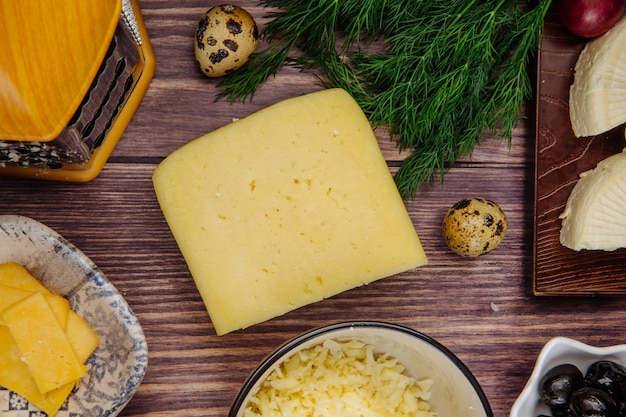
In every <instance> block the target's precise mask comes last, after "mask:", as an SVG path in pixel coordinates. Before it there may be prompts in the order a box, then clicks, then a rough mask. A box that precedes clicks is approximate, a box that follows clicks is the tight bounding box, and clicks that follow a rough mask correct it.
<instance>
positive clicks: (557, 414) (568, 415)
mask: <svg viewBox="0 0 626 417" xmlns="http://www.w3.org/2000/svg"><path fill="white" fill-rule="evenodd" d="M550 411H551V412H552V417H575V416H574V414H573V413H572V410H571V409H570V407H569V404H568V406H567V407H553V408H552V409H551V410H550Z"/></svg>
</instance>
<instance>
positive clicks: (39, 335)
mask: <svg viewBox="0 0 626 417" xmlns="http://www.w3.org/2000/svg"><path fill="white" fill-rule="evenodd" d="M0 314H1V315H2V319H3V321H4V323H6V325H7V327H8V328H9V331H10V332H11V336H12V337H13V339H14V340H15V343H16V344H17V346H18V347H19V349H20V352H21V358H23V360H24V362H25V363H26V365H27V366H28V368H29V369H30V372H31V373H32V375H33V378H34V379H35V382H36V383H37V387H38V388H39V391H40V392H41V393H43V394H45V393H47V392H49V391H52V390H54V389H57V388H59V387H61V386H63V385H65V384H68V383H71V382H75V381H77V380H78V379H80V378H81V377H82V376H83V375H84V374H85V372H86V371H87V367H86V366H85V365H84V364H82V363H80V362H79V361H78V359H77V358H76V353H75V352H74V349H73V348H72V346H71V344H70V342H69V341H68V339H67V337H66V335H65V332H64V331H63V329H62V328H61V326H60V325H59V323H58V321H57V319H56V317H55V316H54V313H53V311H52V309H51V308H50V306H49V304H48V303H47V302H46V299H45V297H44V295H43V294H42V293H40V292H36V293H33V294H32V295H30V296H29V297H27V298H24V299H22V300H21V301H19V302H17V303H15V304H13V305H11V306H10V307H8V308H6V309H4V310H3V311H2V312H1V313H0ZM42 345H43V346H45V347H46V348H45V349H42Z"/></svg>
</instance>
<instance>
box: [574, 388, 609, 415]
mask: <svg viewBox="0 0 626 417" xmlns="http://www.w3.org/2000/svg"><path fill="white" fill-rule="evenodd" d="M570 409H571V410H572V414H573V415H574V416H575V417H618V416H619V412H618V408H617V405H616V404H615V401H613V399H612V398H611V396H610V395H609V394H607V393H606V392H604V391H602V390H600V389H597V388H593V387H583V388H581V389H578V390H576V391H574V393H573V394H572V398H571V400H570Z"/></svg>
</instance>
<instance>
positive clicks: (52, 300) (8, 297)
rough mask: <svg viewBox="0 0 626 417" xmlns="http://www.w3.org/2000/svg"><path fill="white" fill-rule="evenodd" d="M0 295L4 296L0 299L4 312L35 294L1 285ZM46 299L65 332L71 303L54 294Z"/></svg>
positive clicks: (0, 305) (0, 309) (0, 307)
mask: <svg viewBox="0 0 626 417" xmlns="http://www.w3.org/2000/svg"><path fill="white" fill-rule="evenodd" d="M0 294H2V297H1V298H0V311H2V310H4V309H5V308H7V307H9V306H10V305H12V304H15V303H17V302H18V301H20V300H22V299H24V298H26V297H28V296H30V295H32V294H33V292H32V291H28V290H23V289H20V288H14V287H9V286H7V285H3V284H0ZM44 297H45V299H46V301H47V302H48V305H49V306H50V308H51V309H52V312H53V313H54V316H55V317H56V318H57V321H58V322H59V325H60V326H61V328H62V329H63V330H65V328H66V326H67V319H68V317H69V314H70V310H71V308H70V302H69V301H68V300H67V299H66V298H63V297H61V296H58V295H53V294H46V295H45V296H44Z"/></svg>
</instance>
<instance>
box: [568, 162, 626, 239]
mask: <svg viewBox="0 0 626 417" xmlns="http://www.w3.org/2000/svg"><path fill="white" fill-rule="evenodd" d="M560 218H561V219H562V223H561V235H560V241H561V244H562V245H563V246H566V247H568V248H570V249H573V250H576V251H579V250H582V249H595V250H605V251H612V250H615V249H618V248H622V247H626V150H625V151H622V152H621V153H619V154H616V155H612V156H610V157H608V158H606V159H604V160H603V161H601V162H600V163H598V165H597V166H596V168H594V169H592V170H589V171H586V172H583V173H582V174H581V175H580V179H579V180H578V182H577V183H576V185H575V186H574V189H573V190H572V192H571V194H570V196H569V198H568V200H567V203H566V205H565V211H564V212H563V214H561V216H560Z"/></svg>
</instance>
